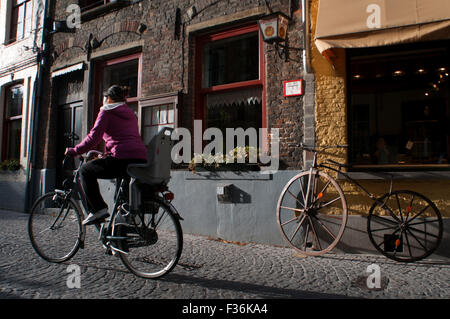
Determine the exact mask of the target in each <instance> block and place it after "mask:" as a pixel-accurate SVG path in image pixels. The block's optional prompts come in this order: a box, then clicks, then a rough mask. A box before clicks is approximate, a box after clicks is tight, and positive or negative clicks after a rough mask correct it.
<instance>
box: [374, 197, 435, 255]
mask: <svg viewBox="0 0 450 319" xmlns="http://www.w3.org/2000/svg"><path fill="white" fill-rule="evenodd" d="M442 228H443V226H442V218H441V214H440V212H439V210H438V209H437V207H436V205H434V203H433V202H432V201H431V200H429V199H428V198H427V197H425V196H424V195H422V194H419V193H416V192H413V191H409V190H403V191H395V192H392V193H387V194H385V195H383V196H382V197H381V198H380V199H378V200H377V201H376V202H375V203H374V204H373V205H372V207H371V209H370V212H369V216H368V218H367V232H368V234H369V238H370V241H371V242H372V244H373V245H374V246H375V248H376V249H377V250H378V251H379V252H380V253H382V254H383V255H385V256H386V257H388V258H390V259H393V260H395V261H400V262H414V261H418V260H421V259H424V258H426V257H428V256H429V255H431V254H432V253H433V252H434V251H435V250H436V249H437V247H438V246H439V244H440V242H441V239H442Z"/></svg>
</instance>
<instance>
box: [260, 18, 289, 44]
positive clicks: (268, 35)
mask: <svg viewBox="0 0 450 319" xmlns="http://www.w3.org/2000/svg"><path fill="white" fill-rule="evenodd" d="M258 23H259V28H260V30H261V34H262V35H263V40H264V42H267V43H280V42H284V41H286V36H287V28H288V23H289V17H288V16H287V15H285V14H284V13H281V12H276V13H272V14H270V15H268V16H266V17H264V18H262V19H260V20H259V21H258Z"/></svg>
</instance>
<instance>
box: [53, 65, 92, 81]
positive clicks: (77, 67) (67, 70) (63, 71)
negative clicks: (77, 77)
mask: <svg viewBox="0 0 450 319" xmlns="http://www.w3.org/2000/svg"><path fill="white" fill-rule="evenodd" d="M83 67H84V63H83V62H81V63H78V64H75V65H71V66H68V67H66V68H64V69H59V70H56V71H54V72H52V78H54V77H57V76H60V75H64V74H67V73H70V72H74V71H78V70H82V69H83Z"/></svg>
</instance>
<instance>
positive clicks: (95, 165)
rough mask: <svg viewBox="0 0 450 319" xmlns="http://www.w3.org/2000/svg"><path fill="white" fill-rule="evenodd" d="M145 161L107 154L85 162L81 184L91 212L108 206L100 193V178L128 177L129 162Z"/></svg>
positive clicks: (81, 172)
mask: <svg viewBox="0 0 450 319" xmlns="http://www.w3.org/2000/svg"><path fill="white" fill-rule="evenodd" d="M145 162H146V161H145V160H142V159H118V158H115V157H112V156H106V157H104V158H100V159H96V160H93V161H90V162H87V163H85V164H83V166H82V167H81V170H80V177H81V185H82V186H83V190H84V193H85V194H86V198H87V204H88V209H89V210H90V212H92V213H95V212H97V211H99V210H101V209H103V208H107V207H108V205H107V204H106V203H105V201H104V200H103V197H102V195H101V194H100V188H99V185H98V181H97V179H98V178H100V179H113V178H128V174H127V166H128V165H129V164H132V163H145Z"/></svg>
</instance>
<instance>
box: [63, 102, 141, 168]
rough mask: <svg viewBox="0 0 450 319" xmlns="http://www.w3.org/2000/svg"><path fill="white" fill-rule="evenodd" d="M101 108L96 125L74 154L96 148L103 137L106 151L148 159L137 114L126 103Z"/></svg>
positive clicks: (76, 147) (73, 150) (131, 157)
mask: <svg viewBox="0 0 450 319" xmlns="http://www.w3.org/2000/svg"><path fill="white" fill-rule="evenodd" d="M108 107H109V106H108V105H107V106H106V107H105V106H104V107H102V108H100V112H99V113H98V116H97V119H96V120H95V124H94V127H93V128H92V129H91V131H90V132H89V134H88V135H87V136H86V137H85V138H84V140H83V141H81V143H79V144H78V145H77V146H75V147H74V148H69V150H68V153H69V154H72V155H80V154H84V153H86V152H88V151H90V150H92V149H94V148H95V147H96V146H97V145H98V144H99V143H100V142H101V141H102V139H103V140H104V141H105V151H106V153H107V154H110V155H111V156H113V157H116V158H121V159H145V160H146V159H147V148H146V147H145V145H144V143H143V142H142V139H141V136H140V135H139V129H138V122H137V118H136V115H135V114H134V112H133V110H131V109H130V108H129V107H128V106H127V105H126V104H119V105H117V106H112V107H109V108H108Z"/></svg>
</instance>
